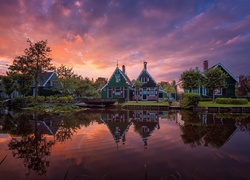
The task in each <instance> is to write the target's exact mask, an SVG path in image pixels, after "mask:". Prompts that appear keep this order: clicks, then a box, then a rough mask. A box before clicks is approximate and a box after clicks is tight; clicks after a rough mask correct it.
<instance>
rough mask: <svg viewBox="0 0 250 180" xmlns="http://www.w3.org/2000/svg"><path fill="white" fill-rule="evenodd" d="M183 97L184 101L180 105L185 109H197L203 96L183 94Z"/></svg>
mask: <svg viewBox="0 0 250 180" xmlns="http://www.w3.org/2000/svg"><path fill="white" fill-rule="evenodd" d="M181 97H182V101H181V103H180V105H181V107H182V108H185V109H188V108H193V107H196V106H197V105H198V104H199V102H200V100H201V96H200V95H199V94H194V93H183V94H182V95H181Z"/></svg>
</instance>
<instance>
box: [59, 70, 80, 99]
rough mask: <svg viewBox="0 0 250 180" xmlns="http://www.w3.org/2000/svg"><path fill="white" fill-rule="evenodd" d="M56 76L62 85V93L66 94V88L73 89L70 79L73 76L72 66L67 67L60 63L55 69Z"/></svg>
mask: <svg viewBox="0 0 250 180" xmlns="http://www.w3.org/2000/svg"><path fill="white" fill-rule="evenodd" d="M56 73H57V76H58V78H59V81H60V82H61V84H62V86H61V89H60V90H62V91H63V94H64V95H66V94H67V90H68V89H74V88H75V87H74V85H75V84H74V83H73V81H72V79H73V78H74V72H73V68H67V67H66V66H65V65H61V66H59V67H58V68H57V69H56Z"/></svg>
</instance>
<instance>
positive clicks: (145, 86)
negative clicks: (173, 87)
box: [134, 62, 167, 101]
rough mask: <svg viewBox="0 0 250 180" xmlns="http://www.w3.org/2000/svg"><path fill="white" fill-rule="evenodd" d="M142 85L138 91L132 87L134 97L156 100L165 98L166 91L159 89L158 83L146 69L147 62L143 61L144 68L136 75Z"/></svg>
mask: <svg viewBox="0 0 250 180" xmlns="http://www.w3.org/2000/svg"><path fill="white" fill-rule="evenodd" d="M136 80H139V81H140V82H141V84H142V86H141V87H140V88H139V91H137V90H136V89H134V99H137V98H138V100H140V101H156V100H157V99H158V96H159V98H166V96H167V95H166V92H164V91H162V90H159V85H158V84H157V82H156V81H155V80H154V78H153V77H152V76H151V75H150V74H149V72H148V71H147V62H144V68H143V70H142V71H141V73H140V74H139V76H138V77H137V79H136Z"/></svg>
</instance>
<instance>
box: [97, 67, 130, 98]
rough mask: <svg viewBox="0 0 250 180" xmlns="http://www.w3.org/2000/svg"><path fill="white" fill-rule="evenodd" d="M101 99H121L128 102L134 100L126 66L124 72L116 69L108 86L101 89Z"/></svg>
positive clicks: (123, 68)
mask: <svg viewBox="0 0 250 180" xmlns="http://www.w3.org/2000/svg"><path fill="white" fill-rule="evenodd" d="M101 98H103V99H120V98H124V99H125V100H126V101H128V100H131V98H132V83H131V81H130V79H129V78H128V76H127V75H126V70H125V66H124V65H123V66H122V70H120V69H119V68H118V66H117V67H116V69H115V71H114V72H113V74H112V76H111V77H110V79H109V81H108V82H107V84H105V85H104V86H103V87H102V88H101Z"/></svg>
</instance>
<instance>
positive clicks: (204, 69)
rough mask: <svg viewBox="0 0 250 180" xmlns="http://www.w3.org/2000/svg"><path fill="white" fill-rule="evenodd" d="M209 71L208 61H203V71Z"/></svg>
mask: <svg viewBox="0 0 250 180" xmlns="http://www.w3.org/2000/svg"><path fill="white" fill-rule="evenodd" d="M206 70H208V60H205V61H203V71H206Z"/></svg>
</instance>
